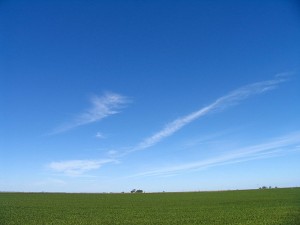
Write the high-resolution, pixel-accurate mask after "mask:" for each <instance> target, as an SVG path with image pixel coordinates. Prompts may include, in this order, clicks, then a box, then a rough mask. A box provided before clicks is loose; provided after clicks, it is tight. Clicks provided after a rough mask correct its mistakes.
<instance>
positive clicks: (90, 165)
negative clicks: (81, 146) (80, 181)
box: [48, 159, 116, 176]
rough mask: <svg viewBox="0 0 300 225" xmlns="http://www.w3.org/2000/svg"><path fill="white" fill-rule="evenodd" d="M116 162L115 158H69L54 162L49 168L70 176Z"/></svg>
mask: <svg viewBox="0 0 300 225" xmlns="http://www.w3.org/2000/svg"><path fill="white" fill-rule="evenodd" d="M114 162H116V160H114V159H102V160H68V161H59V162H52V163H50V164H49V165H48V168H49V169H51V170H52V171H54V172H58V173H63V174H65V175H68V176H79V175H82V174H83V173H85V172H87V171H90V170H96V169H99V168H100V167H101V166H102V165H104V164H108V163H114Z"/></svg>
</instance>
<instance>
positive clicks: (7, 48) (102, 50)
mask: <svg viewBox="0 0 300 225" xmlns="http://www.w3.org/2000/svg"><path fill="white" fill-rule="evenodd" d="M0 21H1V22H0V30H1V33H0V34H1V35H0V40H1V41H0V90H1V97H0V101H1V102H0V103H1V111H0V113H1V117H0V124H1V129H0V132H1V133H0V136H1V139H0V140H1V142H0V191H67V192H110V191H112V192H121V191H125V192H128V191H130V190H132V189H134V188H136V189H143V190H145V191H147V192H152V191H197V190H221V189H244V188H258V187H260V186H263V185H266V186H278V187H286V186H299V185H300V178H299V171H300V164H299V160H300V120H299V115H300V104H299V96H300V77H299V76H300V74H299V68H300V41H299V40H300V6H299V4H298V3H297V2H296V1H279V0H278V1H251V2H250V1H213V2H212V1H14V0H10V1H1V3H0Z"/></svg>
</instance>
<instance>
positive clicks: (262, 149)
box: [131, 132, 300, 177]
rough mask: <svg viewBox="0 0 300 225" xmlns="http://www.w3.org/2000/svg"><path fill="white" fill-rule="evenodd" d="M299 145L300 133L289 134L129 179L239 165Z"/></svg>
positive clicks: (143, 173) (279, 153)
mask: <svg viewBox="0 0 300 225" xmlns="http://www.w3.org/2000/svg"><path fill="white" fill-rule="evenodd" d="M299 144H300V132H296V133H291V134H289V135H286V136H282V137H278V138H276V139H273V140H271V141H269V142H266V143H262V144H258V145H253V146H248V147H244V148H241V149H238V150H235V151H230V152H228V153H226V154H224V155H221V156H218V157H214V158H209V159H205V160H200V161H196V162H190V163H184V164H180V165H174V166H171V167H165V168H159V169H154V170H150V171H146V172H142V173H139V174H136V175H133V176H131V177H144V176H169V175H176V174H179V173H183V172H190V171H197V170H201V169H205V168H208V167H215V166H221V165H225V164H233V163H240V162H244V161H250V160H256V159H261V158H268V157H274V156H278V155H282V154H287V153H288V152H291V151H293V150H294V149H295V148H297V146H298V145H299Z"/></svg>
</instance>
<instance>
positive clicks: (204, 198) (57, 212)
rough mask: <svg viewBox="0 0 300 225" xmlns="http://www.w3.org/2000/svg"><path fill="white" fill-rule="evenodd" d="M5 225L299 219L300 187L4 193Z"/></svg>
mask: <svg viewBox="0 0 300 225" xmlns="http://www.w3.org/2000/svg"><path fill="white" fill-rule="evenodd" d="M0 224H1V225H12V224H17V225H49V224H53V225H54V224H55V225H66V224H70V225H77V224H86V225H93V224H104V225H108V224H131V225H133V224H153V225H158V224H172V225H174V224H180V225H182V224H206V225H210V224H241V225H246V224H255V225H263V224H284V225H294V224H300V188H284V189H267V190H244V191H222V192H221V191H220V192H189V193H151V194H150V193H149V194H64V193H61V194H60V193H0Z"/></svg>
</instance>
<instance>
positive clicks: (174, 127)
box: [122, 75, 287, 156]
mask: <svg viewBox="0 0 300 225" xmlns="http://www.w3.org/2000/svg"><path fill="white" fill-rule="evenodd" d="M286 80H287V79H286V78H285V77H283V76H282V75H280V76H276V77H275V79H273V80H267V81H262V82H257V83H253V84H250V85H246V86H244V87H241V88H238V89H236V90H234V91H232V92H230V93H229V94H228V95H225V96H223V97H221V98H218V99H217V100H216V101H215V102H213V103H211V104H210V105H208V106H206V107H204V108H201V109H199V110H197V111H195V112H193V113H190V114H188V115H186V116H184V117H182V118H179V119H176V120H174V121H173V122H171V123H169V124H167V125H166V126H165V127H164V128H163V129H162V130H160V131H158V132H157V133H155V134H154V135H152V136H150V137H148V138H146V139H144V140H143V141H142V142H140V143H139V144H138V145H137V146H136V147H134V148H132V149H130V150H129V151H127V152H125V153H123V155H122V156H124V155H127V154H130V153H132V152H135V151H140V150H144V149H146V148H149V147H151V146H153V145H155V144H157V143H159V142H160V141H162V140H163V139H165V138H167V137H169V136H171V135H173V134H174V133H176V132H177V131H179V130H180V129H182V128H183V127H184V126H186V125H188V124H189V123H191V122H193V121H194V120H196V119H199V118H200V117H203V116H205V115H207V114H209V113H212V112H215V111H217V110H218V111H221V110H224V109H225V108H228V107H230V106H233V105H236V104H238V103H239V102H240V101H242V100H245V99H247V98H249V97H251V96H254V95H258V94H261V93H264V92H266V91H270V90H273V89H275V88H276V87H277V86H278V84H280V83H282V82H284V81H286Z"/></svg>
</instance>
